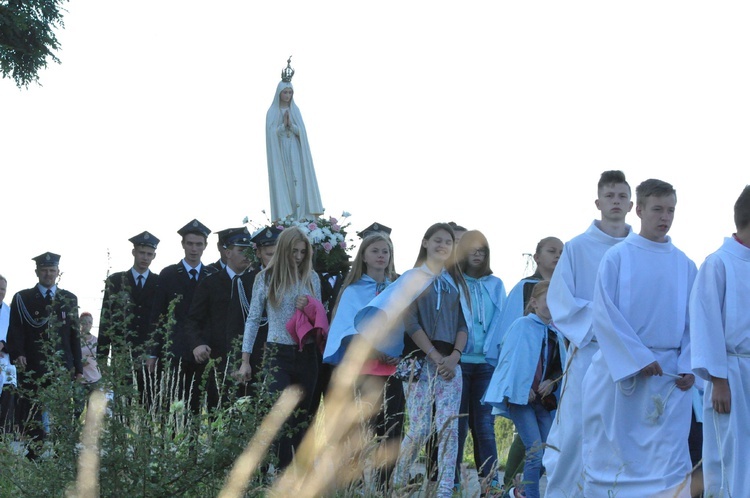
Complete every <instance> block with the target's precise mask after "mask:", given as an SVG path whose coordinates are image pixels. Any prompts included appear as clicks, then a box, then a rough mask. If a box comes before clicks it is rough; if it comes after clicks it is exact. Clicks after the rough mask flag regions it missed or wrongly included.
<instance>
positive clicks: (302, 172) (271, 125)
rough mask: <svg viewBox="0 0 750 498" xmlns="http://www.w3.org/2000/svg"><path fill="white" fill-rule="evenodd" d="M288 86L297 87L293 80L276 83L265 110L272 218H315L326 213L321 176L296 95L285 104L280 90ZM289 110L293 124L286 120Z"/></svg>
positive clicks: (276, 219) (273, 219)
mask: <svg viewBox="0 0 750 498" xmlns="http://www.w3.org/2000/svg"><path fill="white" fill-rule="evenodd" d="M285 88H290V89H292V91H294V88H293V87H292V83H291V82H285V81H281V82H280V83H279V84H278V86H277V87H276V95H274V98H273V102H272V103H271V107H270V108H269V109H268V113H267V114H266V158H267V160H268V186H269V191H270V196H271V220H272V221H279V220H283V219H284V218H286V217H288V216H291V217H292V218H293V219H294V220H300V219H315V218H316V217H317V216H320V215H322V214H323V212H324V209H323V201H321V199H320V190H319V189H318V180H317V178H316V176H315V168H314V166H313V160H312V155H311V154H310V144H309V143H308V141H307V131H306V130H305V123H304V121H302V115H301V114H300V112H299V108H298V107H297V104H295V103H294V97H293V96H292V100H291V101H290V102H289V107H288V108H286V107H284V108H282V103H281V102H280V94H281V92H282V91H283V90H284V89H285ZM287 110H288V111H289V121H290V126H288V127H287V126H286V125H285V124H284V112H285V111H287Z"/></svg>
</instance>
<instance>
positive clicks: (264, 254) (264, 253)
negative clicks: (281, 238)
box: [255, 246, 276, 268]
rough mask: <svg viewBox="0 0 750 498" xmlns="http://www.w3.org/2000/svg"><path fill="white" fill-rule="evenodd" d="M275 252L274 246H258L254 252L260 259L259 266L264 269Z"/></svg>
mask: <svg viewBox="0 0 750 498" xmlns="http://www.w3.org/2000/svg"><path fill="white" fill-rule="evenodd" d="M275 252H276V246H260V247H259V248H257V249H256V250H255V254H256V255H257V256H258V259H260V264H261V265H263V267H264V268H265V267H266V266H268V263H270V262H271V258H273V254H274V253H275Z"/></svg>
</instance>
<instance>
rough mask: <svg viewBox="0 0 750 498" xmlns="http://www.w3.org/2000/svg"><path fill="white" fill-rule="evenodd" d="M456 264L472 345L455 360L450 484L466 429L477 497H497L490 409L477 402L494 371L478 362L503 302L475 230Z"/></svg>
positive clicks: (468, 235)
mask: <svg viewBox="0 0 750 498" xmlns="http://www.w3.org/2000/svg"><path fill="white" fill-rule="evenodd" d="M456 257H457V260H458V265H459V268H460V269H461V271H462V272H463V276H464V279H465V280H466V285H467V288H468V290H469V296H470V297H471V309H470V310H468V311H467V312H466V315H467V316H470V317H471V319H470V320H469V321H468V323H467V325H468V330H469V335H470V336H471V339H472V340H471V344H472V347H471V348H470V349H468V348H467V349H466V350H464V354H463V355H462V356H461V376H462V377H463V387H462V391H461V392H462V394H461V414H468V416H464V417H461V418H460V419H459V421H458V458H457V465H456V479H455V482H456V484H459V478H460V471H459V470H460V467H459V465H460V463H461V460H462V457H463V449H464V442H465V441H466V435H467V433H468V432H469V430H471V437H472V439H473V441H474V461H475V462H476V465H477V474H478V476H479V482H480V488H481V491H482V496H484V495H487V494H489V493H497V492H498V491H499V490H500V484H499V483H498V480H497V468H498V467H497V443H496V441H495V417H494V415H492V406H490V405H485V404H482V403H481V400H482V396H484V393H485V392H486V391H487V386H488V385H489V383H490V379H491V378H492V372H493V371H494V368H493V367H492V365H490V364H489V363H487V361H486V360H485V358H484V353H483V349H484V343H485V340H486V338H487V336H488V333H489V332H490V331H491V330H492V327H494V326H496V325H497V324H498V323H499V321H500V312H501V310H502V308H503V305H504V303H505V300H506V294H505V285H503V281H502V280H501V279H500V278H498V277H496V276H495V275H493V274H492V269H491V268H490V245H489V243H488V242H487V238H486V237H485V236H484V234H482V232H480V231H478V230H469V231H467V232H466V233H465V234H464V235H463V237H462V238H461V241H460V242H459V243H458V249H457V251H456Z"/></svg>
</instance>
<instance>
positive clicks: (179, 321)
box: [151, 220, 216, 413]
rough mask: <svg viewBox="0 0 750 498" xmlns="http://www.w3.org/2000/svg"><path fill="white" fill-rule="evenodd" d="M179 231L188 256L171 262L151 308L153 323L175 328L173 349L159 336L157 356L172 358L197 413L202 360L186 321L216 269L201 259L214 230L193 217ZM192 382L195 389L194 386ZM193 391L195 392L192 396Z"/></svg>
mask: <svg viewBox="0 0 750 498" xmlns="http://www.w3.org/2000/svg"><path fill="white" fill-rule="evenodd" d="M177 233H178V234H179V235H180V236H181V237H182V249H183V251H184V252H185V257H184V258H183V259H182V260H181V261H180V262H178V263H176V264H174V265H170V266H167V267H166V268H164V269H163V270H162V271H161V274H160V275H159V281H158V285H157V287H156V296H155V297H154V307H153V309H152V311H151V326H152V327H154V328H156V327H158V326H167V325H168V324H171V328H169V330H166V331H165V336H168V337H169V344H170V346H169V349H168V350H167V351H160V349H161V348H162V345H163V344H164V343H166V342H167V341H166V339H167V337H159V336H157V338H158V339H160V340H159V341H158V342H159V344H158V345H157V347H156V350H155V351H154V355H153V356H158V354H159V353H161V355H162V356H161V357H162V359H167V358H169V359H170V360H171V370H172V372H173V374H174V375H179V380H180V388H181V390H182V394H183V395H184V399H185V401H187V400H188V399H190V407H191V409H192V410H193V412H194V413H197V411H198V408H199V402H200V400H199V399H198V393H197V385H198V384H199V379H198V380H196V382H193V380H194V379H195V376H196V372H197V370H198V364H197V363H196V362H195V357H194V356H193V349H192V348H191V347H190V343H189V341H188V337H187V331H186V327H185V325H186V322H187V316H188V312H189V311H190V304H191V303H192V301H193V295H194V294H195V289H196V287H197V286H198V284H199V283H200V282H202V281H203V279H204V278H206V277H207V276H208V275H210V274H212V273H214V272H216V269H214V268H211V267H208V266H206V265H204V264H203V263H202V262H201V257H202V256H203V251H205V250H206V242H207V240H208V235H209V234H210V233H211V230H209V229H208V227H206V226H205V225H204V224H203V223H201V222H200V221H198V220H192V221H191V222H189V223H188V224H187V225H185V226H184V227H182V228H180V229H179V230H178V231H177ZM172 302H175V303H176V304H175V306H174V320H173V321H170V320H168V315H169V306H170V303H172ZM191 385H192V386H193V390H191ZM191 393H192V394H193V396H191Z"/></svg>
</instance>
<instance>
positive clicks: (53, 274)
mask: <svg viewBox="0 0 750 498" xmlns="http://www.w3.org/2000/svg"><path fill="white" fill-rule="evenodd" d="M59 275H60V268H58V267H57V266H44V267H42V268H37V269H36V276H37V277H38V278H39V283H40V284H42V286H43V287H47V288H48V289H49V288H52V286H53V285H55V282H56V281H57V277H58V276H59Z"/></svg>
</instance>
